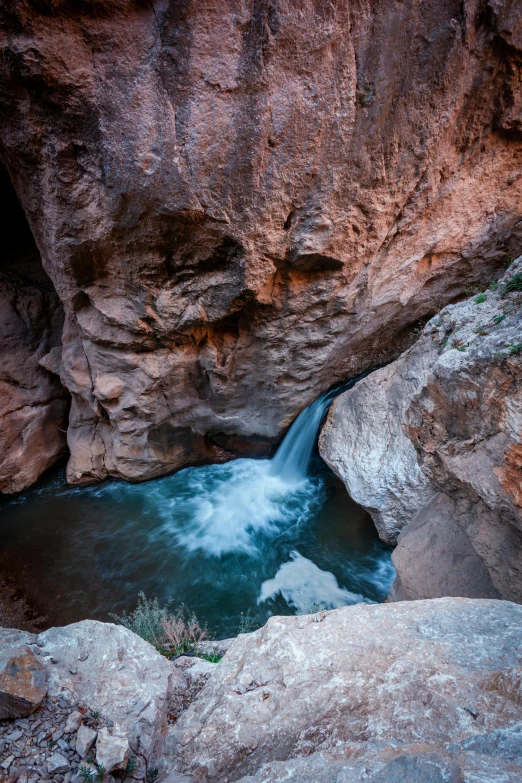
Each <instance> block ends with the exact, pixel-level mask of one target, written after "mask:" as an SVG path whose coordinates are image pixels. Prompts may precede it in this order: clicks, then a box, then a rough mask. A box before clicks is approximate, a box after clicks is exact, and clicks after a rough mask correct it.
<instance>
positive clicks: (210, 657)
mask: <svg viewBox="0 0 522 783" xmlns="http://www.w3.org/2000/svg"><path fill="white" fill-rule="evenodd" d="M196 655H197V657H198V658H202V659H203V660H204V661H208V662H209V663H219V662H220V660H221V659H222V657H223V656H222V655H219V653H214V652H213V653H202V652H196Z"/></svg>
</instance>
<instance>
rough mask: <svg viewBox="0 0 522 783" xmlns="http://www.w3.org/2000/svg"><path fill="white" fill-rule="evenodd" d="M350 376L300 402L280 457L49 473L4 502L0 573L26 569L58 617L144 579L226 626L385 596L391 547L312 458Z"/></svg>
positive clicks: (123, 601)
mask: <svg viewBox="0 0 522 783" xmlns="http://www.w3.org/2000/svg"><path fill="white" fill-rule="evenodd" d="M356 380H358V379H353V380H352V381H350V382H349V383H348V384H345V385H344V386H340V387H337V388H335V389H332V390H330V391H329V392H326V393H325V394H322V395H321V396H320V397H319V398H318V399H317V400H315V401H314V402H313V403H312V404H311V405H309V406H308V407H307V408H305V410H303V411H302V412H301V414H300V415H299V416H298V417H297V418H296V420H295V422H294V423H293V424H292V426H291V427H290V429H289V431H288V433H287V435H286V437H285V439H284V440H283V442H282V444H281V446H280V448H279V450H278V451H277V454H276V455H275V457H274V458H273V459H272V460H253V459H238V460H235V461H233V462H229V463H226V464H224V465H207V466H205V467H200V468H187V469H185V470H181V471H179V472H178V473H176V474H174V475H172V476H167V477H165V478H162V479H156V480H154V481H150V482H147V483H145V484H134V485H132V484H125V483H123V482H116V481H112V482H107V483H106V484H102V485H100V486H97V487H88V488H81V489H71V488H70V487H67V485H66V484H65V483H64V480H63V474H60V473H58V474H56V473H55V475H54V476H51V477H49V478H47V479H46V480H45V481H44V482H43V483H42V484H40V485H39V486H37V487H36V488H34V489H32V490H30V491H28V492H26V493H24V494H23V495H20V496H16V497H14V498H11V499H6V500H0V506H2V535H3V548H2V550H0V576H2V574H5V573H6V572H8V573H14V574H16V578H17V580H20V579H21V578H22V577H23V585H22V589H23V592H24V593H25V594H26V595H27V596H28V597H29V599H30V600H32V601H34V602H35V603H36V604H37V606H38V607H39V608H40V605H41V603H42V602H43V603H45V607H44V608H45V610H46V611H47V616H48V618H49V619H48V623H49V624H57V625H59V624H64V623H67V622H73V621H75V620H78V619H82V618H83V617H92V618H99V619H103V620H106V619H107V615H108V613H109V612H116V613H121V612H122V611H123V610H129V609H132V608H133V607H134V605H135V601H136V596H137V594H138V592H139V591H140V590H143V591H144V592H145V593H146V594H147V595H148V596H150V597H152V596H158V598H159V600H160V601H162V600H167V599H168V598H169V597H173V598H174V600H175V601H176V602H180V601H184V602H185V603H186V604H187V605H188V606H189V607H190V609H191V610H193V611H195V612H196V614H197V615H198V616H199V617H200V619H202V620H203V621H205V622H207V623H208V624H209V626H210V628H211V629H212V630H213V631H214V632H215V633H218V634H224V635H227V634H228V635H230V634H232V633H234V632H235V630H236V628H237V618H238V615H239V614H240V613H241V612H246V611H248V610H253V612H254V614H255V615H257V617H258V621H259V622H260V623H261V622H264V621H265V620H266V619H267V617H268V616H269V615H270V614H273V613H274V612H275V613H278V614H288V613H295V612H306V611H310V610H312V609H313V607H314V605H316V604H319V605H321V606H325V607H335V606H339V605H342V604H348V603H355V602H357V601H361V600H374V601H375V600H377V601H378V600H382V599H383V598H384V597H385V595H386V593H387V591H388V588H389V584H390V583H391V579H392V577H393V567H392V565H391V561H390V550H389V548H388V547H386V546H385V545H384V544H383V543H382V542H380V541H379V539H378V537H377V535H376V532H375V529H374V527H373V525H372V523H371V520H369V518H368V516H367V515H366V514H365V512H364V511H363V510H362V509H361V508H360V507H358V506H357V505H356V504H355V503H354V502H353V501H352V500H351V499H350V498H349V497H348V495H347V494H346V492H345V490H344V487H343V486H342V484H341V482H340V481H339V480H338V479H337V478H336V477H334V476H333V474H332V473H331V472H330V471H329V470H328V468H327V467H326V466H325V465H324V463H322V461H321V460H320V459H319V458H318V457H316V458H314V457H313V450H314V445H315V442H316V438H317V434H318V431H319V428H320V425H321V421H322V419H323V417H324V415H325V412H326V410H327V408H328V406H329V404H330V403H331V401H332V400H333V399H334V397H335V396H336V395H337V394H339V393H340V392H342V391H344V390H345V389H346V388H349V387H350V386H352V385H353V384H354V383H355V382H356ZM60 594H61V595H63V596H64V598H65V600H63V601H57V600H56V596H57V595H60ZM49 607H52V611H51V613H49V612H50V610H49ZM53 612H54V613H53Z"/></svg>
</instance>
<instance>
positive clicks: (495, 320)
mask: <svg viewBox="0 0 522 783" xmlns="http://www.w3.org/2000/svg"><path fill="white" fill-rule="evenodd" d="M505 317H506V316H505V315H495V316H494V317H493V323H494V324H500V323H502V321H503V320H504V318H505Z"/></svg>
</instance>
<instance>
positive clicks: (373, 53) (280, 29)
mask: <svg viewBox="0 0 522 783" xmlns="http://www.w3.org/2000/svg"><path fill="white" fill-rule="evenodd" d="M521 16H522V14H521V4H520V2H516V1H515V0H513V1H511V2H510V0H505V1H504V2H503V1H502V0H480V2H479V1H478V0H464V2H460V0H427V1H424V2H421V0H404V2H399V0H380V1H378V2H369V1H368V0H353V1H352V2H330V1H328V2H326V0H324V1H323V0H315V2H313V1H312V0H302V2H289V0H279V1H278V0H219V2H217V0H197V1H196V0H192V1H191V0H176V1H175V2H174V0H171V2H168V1H167V0H163V1H161V2H153V3H150V4H145V3H142V2H131V1H130V0H114V1H113V2H109V1H107V2H96V0H94V1H93V2H89V3H77V4H74V5H70V4H69V3H65V2H61V1H60V0H32V1H31V0H4V2H3V3H2V6H1V8H0V19H1V26H0V112H1V114H0V116H1V124H0V157H1V159H2V161H3V163H4V164H5V165H6V167H7V169H8V171H9V173H10V176H11V179H12V181H13V183H14V186H15V188H16V191H17V193H18V196H19V198H20V201H21V203H22V205H23V207H24V209H25V211H26V214H27V217H28V220H29V223H30V226H31V229H32V231H33V234H34V237H35V239H36V242H37V245H38V248H39V251H40V253H41V257H42V263H43V266H44V268H45V270H46V272H47V273H48V275H49V276H50V278H51V279H52V281H53V283H54V286H55V288H56V291H57V292H58V295H59V297H60V299H61V301H62V302H63V306H64V308H65V318H66V321H65V328H64V332H63V354H62V366H61V370H60V374H61V379H62V382H63V384H64V385H65V386H66V387H67V388H68V389H69V391H70V393H71V395H72V408H71V414H70V422H69V431H68V444H69V448H70V451H71V458H70V462H69V468H68V478H69V480H70V481H71V482H75V483H78V482H83V481H88V480H96V479H103V478H105V477H107V476H108V475H112V476H120V477H123V478H126V479H134V480H136V479H144V478H148V477H152V476H155V475H159V474H162V473H165V472H168V471H171V470H173V469H176V468H179V467H181V466H183V465H186V464H189V463H193V462H197V461H200V460H205V459H217V458H223V457H226V453H224V452H223V449H228V450H229V451H235V452H236V453H237V452H239V453H241V452H242V451H244V450H245V449H247V450H248V449H252V448H253V447H254V446H255V447H256V448H257V449H258V450H259V449H261V450H262V449H266V448H269V446H270V444H272V443H273V442H274V441H275V440H277V438H278V437H279V435H280V433H281V430H282V428H284V427H285V426H286V425H288V423H289V422H290V421H291V419H292V417H293V416H294V415H295V414H296V413H297V412H298V410H299V409H300V408H301V407H303V406H304V405H305V404H306V403H308V402H310V400H311V399H312V398H314V397H315V396H316V395H317V394H318V393H319V392H320V391H321V390H323V389H324V388H326V387H328V386H330V385H331V384H332V383H333V382H334V381H336V380H337V379H340V378H342V377H347V376H350V375H353V374H355V373H356V372H357V371H358V370H360V369H362V368H365V367H368V366H370V365H372V364H374V363H376V362H378V361H380V360H382V359H383V358H384V357H386V356H391V354H393V353H394V352H396V351H397V350H398V348H399V347H400V345H401V344H402V342H401V341H402V340H403V338H404V336H405V334H407V333H408V332H409V331H410V328H411V325H412V324H414V323H416V322H417V321H418V319H421V318H424V317H426V316H427V315H432V314H434V313H435V312H436V311H437V310H439V309H440V307H441V306H443V305H444V304H446V303H447V302H449V301H451V300H452V299H453V298H455V297H457V296H458V295H460V294H462V293H463V292H464V291H465V289H466V288H467V287H468V286H469V285H470V284H472V283H474V282H476V281H478V280H484V279H487V280H489V279H491V278H492V277H493V276H494V275H495V271H496V270H497V269H498V268H499V267H500V265H501V264H502V263H503V261H504V259H505V257H506V255H507V254H508V255H512V256H515V255H517V254H518V251H519V249H520V246H521V235H522V222H521V192H522V179H521V178H520V174H521V170H520V163H521V160H522V157H521V153H522V144H521V139H522V125H521V108H522V91H521V73H522V69H521V62H522V27H521Z"/></svg>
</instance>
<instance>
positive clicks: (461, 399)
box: [319, 257, 522, 602]
mask: <svg viewBox="0 0 522 783" xmlns="http://www.w3.org/2000/svg"><path fill="white" fill-rule="evenodd" d="M319 448H320V452H321V455H322V457H323V459H324V460H325V461H326V462H327V463H328V464H329V465H330V467H331V468H332V469H333V470H334V471H335V472H336V473H337V475H338V476H340V478H341V479H342V480H343V481H344V483H345V485H346V487H347V489H348V492H349V493H350V495H351V496H352V497H353V498H354V500H356V501H357V502H358V503H360V504H361V505H363V506H364V507H365V508H367V509H368V511H369V512H370V514H371V515H372V517H373V519H374V521H375V524H376V526H377V529H378V531H379V534H380V536H381V537H382V538H384V539H385V540H387V541H390V542H395V541H397V538H398V546H397V548H396V549H395V551H394V553H393V561H394V564H395V568H396V571H397V579H396V581H395V582H394V584H393V586H392V590H391V593H390V597H391V598H394V599H397V600H402V599H407V598H434V597H439V596H443V595H457V596H462V595H465V596H469V597H491V598H496V597H501V598H506V599H508V600H513V601H519V602H520V601H522V494H521V487H522V257H521V258H518V259H517V260H516V261H514V262H513V263H512V264H511V265H510V267H509V269H508V270H507V271H506V272H505V274H504V275H503V277H502V278H501V279H500V280H498V281H496V280H494V281H492V284H491V286H490V288H489V289H488V290H486V292H485V293H480V294H479V293H475V294H474V295H473V296H472V297H470V298H468V299H466V300H465V301H462V302H459V303H458V304H454V305H448V306H447V307H445V308H444V309H443V310H442V311H441V312H440V313H439V315H437V316H435V318H433V319H432V320H431V321H429V322H428V324H427V325H426V327H425V328H424V330H423V332H422V334H421V336H420V337H419V339H418V341H417V342H416V344H415V345H414V346H413V347H412V348H411V349H409V350H408V351H407V352H406V353H404V354H403V355H402V356H401V357H400V358H399V359H398V360H397V361H395V362H393V363H392V364H390V365H388V366H387V367H384V368H383V369H381V370H377V371H376V372H374V373H372V374H371V375H370V376H369V377H367V378H365V379H364V380H362V381H360V382H359V383H358V384H357V385H356V386H355V388H354V389H352V390H350V391H348V392H346V393H345V394H342V395H341V396H340V397H338V398H337V399H336V400H335V401H334V403H333V405H332V407H331V409H330V412H329V414H328V417H327V420H326V422H325V424H324V426H323V429H322V432H321V435H320V439H319ZM401 531H402V532H401Z"/></svg>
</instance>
